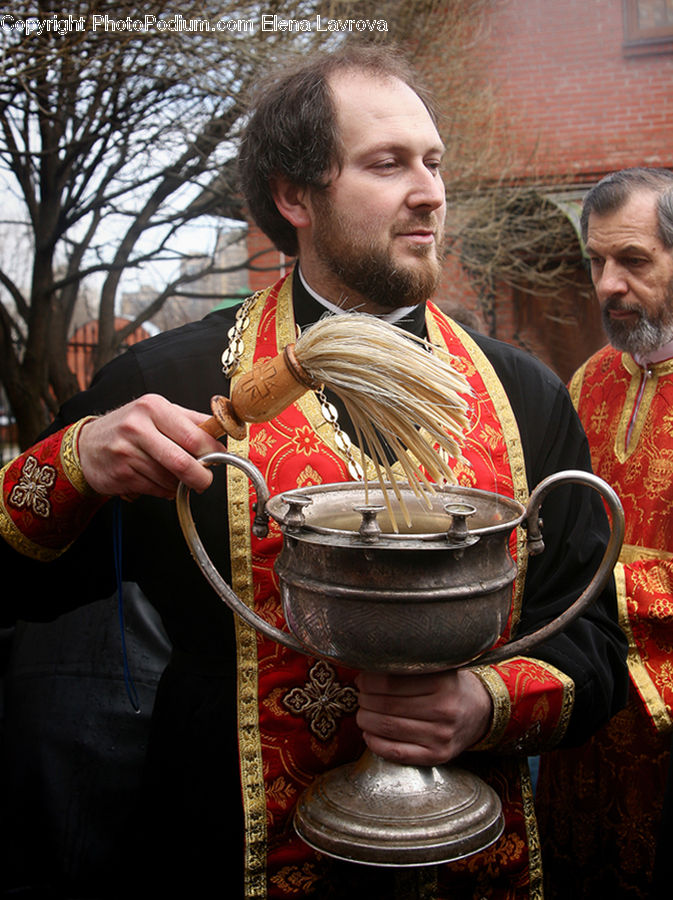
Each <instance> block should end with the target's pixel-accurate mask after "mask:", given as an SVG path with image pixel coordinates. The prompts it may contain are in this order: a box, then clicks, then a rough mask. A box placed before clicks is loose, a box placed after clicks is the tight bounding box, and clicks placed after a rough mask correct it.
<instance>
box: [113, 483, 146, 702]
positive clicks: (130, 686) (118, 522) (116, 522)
mask: <svg viewBox="0 0 673 900" xmlns="http://www.w3.org/2000/svg"><path fill="white" fill-rule="evenodd" d="M113 503H114V511H113V546H114V559H115V574H116V578H117V608H118V611H119V633H120V635H121V642H122V658H123V661H124V684H125V686H126V694H127V696H128V698H129V701H130V703H131V706H132V707H133V709H134V710H135V712H137V713H139V712H140V701H139V700H138V692H137V690H136V686H135V684H134V683H133V678H132V677H131V672H130V670H129V658H128V653H127V650H126V625H125V623H124V587H123V580H122V508H121V500H120V498H119V497H116V498H115V499H114V501H113Z"/></svg>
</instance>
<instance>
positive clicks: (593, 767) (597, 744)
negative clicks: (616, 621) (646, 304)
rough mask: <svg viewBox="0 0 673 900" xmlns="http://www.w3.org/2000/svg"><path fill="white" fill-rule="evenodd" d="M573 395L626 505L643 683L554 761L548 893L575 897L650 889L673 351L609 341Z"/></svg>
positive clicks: (664, 748)
mask: <svg viewBox="0 0 673 900" xmlns="http://www.w3.org/2000/svg"><path fill="white" fill-rule="evenodd" d="M570 393H571V396H572V398H573V402H574V403H575V406H576V407H577V410H578V412H579V415H580V419H581V420H582V423H583V425H584V428H585V430H586V432H587V436H588V438H589V443H590V446H591V458H592V462H593V466H594V470H595V472H596V473H597V474H598V475H600V476H601V477H602V478H604V479H605V480H606V481H607V482H608V483H609V484H611V485H612V486H613V487H614V489H615V490H616V491H617V493H618V495H619V497H620V499H621V501H622V504H623V506H624V514H625V520H626V534H625V538H624V546H623V549H622V553H621V557H620V562H619V563H618V564H617V567H616V571H615V579H616V584H617V590H618V602H619V617H620V624H621V625H622V628H623V629H624V631H625V633H626V635H627V637H628V640H629V657H628V665H629V674H630V677H631V691H630V699H629V703H628V705H627V707H626V708H625V709H624V710H623V711H622V712H620V713H618V714H617V715H616V716H615V717H614V718H613V719H612V720H611V721H610V722H608V724H607V725H606V726H605V727H604V728H603V729H601V731H599V732H598V733H597V734H596V735H595V736H594V737H593V738H591V739H590V740H589V741H588V742H587V743H586V744H585V745H584V746H582V747H580V748H578V749H577V750H574V751H568V750H566V751H563V752H556V753H551V754H546V755H545V756H544V757H543V759H542V763H541V772H540V782H539V787H538V807H539V818H540V823H541V830H542V832H543V835H544V842H545V853H546V856H547V857H548V860H547V861H546V865H545V869H546V872H547V880H548V882H549V884H548V887H547V895H548V896H550V897H558V898H565V897H567V896H570V895H569V894H568V893H567V892H566V891H567V890H568V889H570V887H572V896H573V897H577V898H581V897H587V898H588V897H595V896H598V894H599V893H601V892H603V893H604V895H605V896H610V897H611V898H616V897H643V898H645V897H649V885H650V879H651V874H652V866H653V862H654V851H655V845H656V839H657V828H658V824H659V821H660V818H661V807H662V800H663V793H664V786H665V783H666V773H667V765H668V756H669V749H670V745H671V736H670V733H671V730H672V728H673V722H672V718H671V712H672V709H673V706H672V704H673V655H672V653H671V651H672V649H673V516H672V515H671V508H672V506H671V505H672V503H673V427H672V426H673V359H671V360H666V361H664V362H661V363H657V364H655V365H652V366H651V367H650V369H649V370H648V371H647V372H646V371H645V370H643V369H642V368H641V367H640V366H638V364H637V363H636V362H635V361H634V359H633V358H632V357H631V356H629V355H628V354H622V353H620V352H618V351H616V350H614V349H613V348H612V347H605V348H603V349H602V350H601V351H599V352H598V353H597V354H595V355H594V356H593V357H592V358H591V359H590V360H588V362H587V363H585V365H584V366H583V367H582V368H580V369H579V370H578V372H577V373H576V374H575V376H574V377H573V379H572V382H571V386H570ZM552 792H553V797H554V799H553V800H552V799H551V797H550V794H551V793H552ZM566 885H567V886H568V887H567V888H566ZM605 892H607V893H605Z"/></svg>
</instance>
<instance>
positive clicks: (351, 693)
mask: <svg viewBox="0 0 673 900" xmlns="http://www.w3.org/2000/svg"><path fill="white" fill-rule="evenodd" d="M283 705H284V706H285V708H286V709H288V710H289V711H290V712H291V713H292V714H293V715H295V716H304V718H305V719H306V720H307V722H308V726H309V728H310V730H311V732H312V733H313V734H314V735H315V736H316V737H317V738H319V739H320V740H321V741H328V740H329V739H330V738H331V737H332V736H333V735H334V733H335V732H336V730H337V726H338V723H339V719H340V718H341V717H342V716H345V715H349V714H351V713H353V712H355V709H356V707H357V694H356V693H355V689H354V688H352V687H344V686H343V685H342V684H339V682H338V681H337V680H336V672H335V671H334V669H333V668H332V666H330V665H329V663H326V662H325V661H324V660H318V662H317V663H315V665H313V666H312V667H311V668H310V669H309V672H308V681H307V682H306V684H305V685H304V687H301V688H297V687H295V688H292V690H291V691H290V692H289V693H288V694H286V695H285V697H283Z"/></svg>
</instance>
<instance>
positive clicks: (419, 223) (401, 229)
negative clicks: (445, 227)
mask: <svg viewBox="0 0 673 900" xmlns="http://www.w3.org/2000/svg"><path fill="white" fill-rule="evenodd" d="M418 228H422V229H423V230H424V231H432V232H433V233H434V234H439V233H440V232H441V230H442V226H441V224H440V222H439V220H438V219H437V217H436V216H435V215H433V214H432V213H427V214H423V215H418V216H414V217H413V218H411V219H407V220H405V221H404V222H398V223H397V224H396V225H395V234H408V233H409V232H410V231H415V230H416V229H418Z"/></svg>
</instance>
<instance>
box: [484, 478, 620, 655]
mask: <svg viewBox="0 0 673 900" xmlns="http://www.w3.org/2000/svg"><path fill="white" fill-rule="evenodd" d="M569 483H575V484H586V485H589V487H592V488H593V489H594V490H596V491H598V493H599V494H601V496H602V497H603V499H604V500H605V502H606V504H607V506H608V509H609V510H610V517H611V530H610V539H609V541H608V544H607V547H606V548H605V553H604V554H603V558H602V560H601V562H600V563H599V565H598V568H597V569H596V572H595V573H594V576H593V578H592V579H591V581H590V582H589V584H588V585H587V587H586V588H585V589H584V591H583V592H582V593H581V594H580V596H579V597H578V598H577V600H575V602H574V603H572V604H571V605H570V606H569V607H568V609H566V610H565V612H562V613H561V614H560V615H559V616H557V617H556V618H555V619H554V620H553V621H551V622H549V623H548V624H547V625H543V626H542V627H541V628H539V629H538V630H537V631H534V632H533V633H532V634H527V635H524V636H523V637H521V638H519V639H518V640H515V641H512V642H511V643H507V644H503V645H502V646H500V647H496V648H495V649H494V650H490V651H487V652H486V653H485V654H484V655H483V656H480V657H479V659H476V660H475V661H474V662H473V663H471V665H475V666H476V665H479V666H481V665H491V664H492V663H496V662H501V661H502V660H504V659H510V658H511V657H513V656H521V655H525V654H526V653H528V651H529V650H530V649H531V648H532V647H534V646H536V645H537V644H539V643H541V642H542V641H546V640H547V639H548V638H550V637H552V636H553V635H555V634H558V633H559V632H560V631H562V630H563V629H564V628H566V627H567V626H568V625H569V624H570V623H571V622H572V621H573V620H574V619H576V618H577V617H578V616H580V615H581V614H582V613H583V612H584V611H585V610H586V609H588V608H589V606H590V605H591V604H592V603H593V602H594V600H595V599H596V597H597V596H598V595H599V594H600V593H601V591H602V590H603V588H604V587H605V585H606V584H607V581H608V578H609V577H610V574H611V572H612V570H613V569H614V567H615V563H616V562H617V560H618V559H619V553H620V550H621V548H622V542H623V540H624V510H623V508H622V504H621V502H620V500H619V497H618V496H617V494H616V493H615V491H614V490H613V489H612V488H611V487H610V485H609V484H608V483H607V482H605V481H603V479H602V478H599V477H598V475H594V474H593V473H592V472H584V471H582V470H581V469H577V470H575V469H568V470H566V471H563V472H556V473H554V474H553V475H549V476H548V477H547V478H545V479H544V480H543V481H541V482H540V483H539V484H538V486H537V487H536V488H535V489H534V491H533V493H532V494H531V495H530V498H529V500H528V505H527V506H526V512H525V513H524V515H523V516H522V519H521V521H522V522H523V521H524V520H525V522H526V527H527V531H528V545H529V552H530V553H532V554H534V555H535V554H537V553H541V552H542V550H543V549H544V543H543V541H542V534H541V531H540V516H539V510H540V506H541V505H542V501H543V500H544V498H545V497H546V496H547V494H548V493H549V492H550V491H551V490H552V489H553V488H555V487H557V486H558V485H559V484H569Z"/></svg>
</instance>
